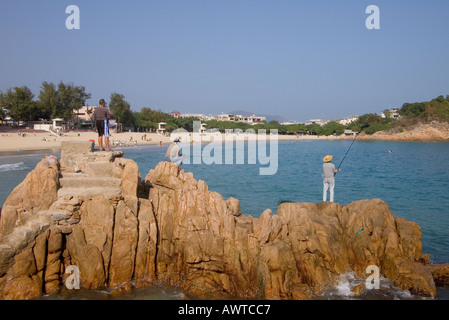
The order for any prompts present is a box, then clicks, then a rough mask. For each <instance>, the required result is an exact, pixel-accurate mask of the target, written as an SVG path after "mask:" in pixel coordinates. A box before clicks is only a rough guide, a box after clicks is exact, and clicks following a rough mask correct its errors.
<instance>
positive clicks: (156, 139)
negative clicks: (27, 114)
mask: <svg viewBox="0 0 449 320" xmlns="http://www.w3.org/2000/svg"><path fill="white" fill-rule="evenodd" d="M20 132H21V134H20V135H19V134H18V131H17V130H15V131H10V132H1V134H0V152H12V151H15V152H17V151H19V152H20V151H33V150H47V149H60V147H61V142H62V141H89V140H95V148H96V149H98V134H97V133H96V132H94V131H91V132H86V131H83V132H75V131H72V132H66V133H63V135H62V136H59V137H57V136H54V135H53V134H51V133H50V132H44V131H34V130H27V131H20ZM25 132H26V133H25ZM24 133H25V136H24ZM342 138H343V137H334V136H330V137H326V136H294V135H278V140H279V141H283V140H289V141H301V140H340V139H342ZM223 140H224V138H223ZM170 141H171V139H170V137H163V136H161V135H159V134H157V133H144V132H122V133H114V134H112V135H111V137H110V142H111V148H112V149H114V147H116V146H118V143H119V142H120V143H121V145H120V146H134V145H136V143H137V145H138V146H142V145H158V144H160V143H161V142H162V144H168V143H170Z"/></svg>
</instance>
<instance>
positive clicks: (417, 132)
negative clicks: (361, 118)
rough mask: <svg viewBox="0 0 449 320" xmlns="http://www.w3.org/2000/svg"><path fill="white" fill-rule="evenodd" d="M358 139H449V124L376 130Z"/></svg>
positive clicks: (431, 140) (361, 135)
mask: <svg viewBox="0 0 449 320" xmlns="http://www.w3.org/2000/svg"><path fill="white" fill-rule="evenodd" d="M357 139H358V140H389V141H427V142H433V141H449V124H448V123H439V122H434V123H430V124H417V125H415V126H412V127H410V128H405V129H402V128H395V129H390V130H386V131H380V132H376V133H374V134H372V135H367V134H364V133H362V134H360V135H359V136H358V137H357Z"/></svg>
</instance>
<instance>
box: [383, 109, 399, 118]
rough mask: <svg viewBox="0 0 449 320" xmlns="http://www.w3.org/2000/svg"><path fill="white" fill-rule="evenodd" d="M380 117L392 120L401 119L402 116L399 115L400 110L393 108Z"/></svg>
mask: <svg viewBox="0 0 449 320" xmlns="http://www.w3.org/2000/svg"><path fill="white" fill-rule="evenodd" d="M380 116H381V117H382V118H384V119H385V118H390V119H400V118H401V115H400V114H399V109H398V108H391V109H389V110H384V111H383V112H381V113H380Z"/></svg>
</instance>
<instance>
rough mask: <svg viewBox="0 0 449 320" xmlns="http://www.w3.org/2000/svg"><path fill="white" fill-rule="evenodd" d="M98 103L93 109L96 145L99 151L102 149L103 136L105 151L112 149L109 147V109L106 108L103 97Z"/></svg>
mask: <svg viewBox="0 0 449 320" xmlns="http://www.w3.org/2000/svg"><path fill="white" fill-rule="evenodd" d="M99 104H100V106H99V107H98V108H96V109H95V111H94V119H95V124H96V126H97V131H98V146H99V147H100V151H104V148H103V136H104V143H105V145H106V151H112V150H111V147H110V146H109V119H110V118H111V114H110V113H109V110H108V109H107V108H106V103H105V101H104V99H101V100H100V103H99Z"/></svg>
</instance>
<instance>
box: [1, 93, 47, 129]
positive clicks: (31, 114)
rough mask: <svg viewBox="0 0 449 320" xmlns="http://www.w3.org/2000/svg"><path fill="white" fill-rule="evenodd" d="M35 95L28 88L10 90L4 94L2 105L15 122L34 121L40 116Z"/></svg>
mask: <svg viewBox="0 0 449 320" xmlns="http://www.w3.org/2000/svg"><path fill="white" fill-rule="evenodd" d="M33 98H34V94H33V93H32V92H31V90H30V89H29V88H28V87H26V86H23V87H14V88H10V89H8V90H7V91H6V93H5V94H4V96H3V98H2V100H3V102H2V104H3V105H4V108H5V109H6V110H7V111H8V112H9V114H10V116H11V118H13V119H14V120H15V121H33V120H35V119H36V117H37V116H38V115H39V109H38V108H37V106H36V102H35V101H33Z"/></svg>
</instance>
